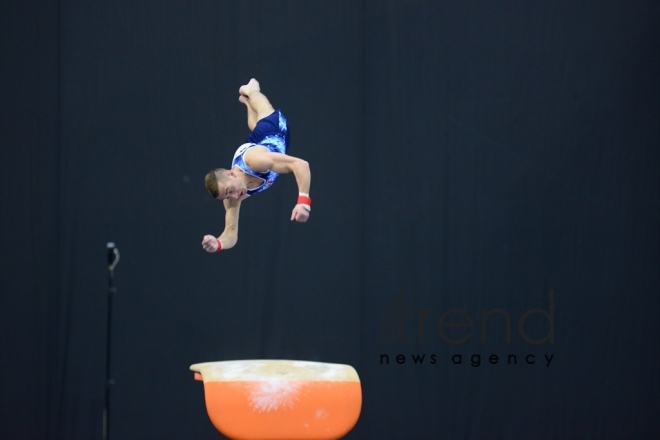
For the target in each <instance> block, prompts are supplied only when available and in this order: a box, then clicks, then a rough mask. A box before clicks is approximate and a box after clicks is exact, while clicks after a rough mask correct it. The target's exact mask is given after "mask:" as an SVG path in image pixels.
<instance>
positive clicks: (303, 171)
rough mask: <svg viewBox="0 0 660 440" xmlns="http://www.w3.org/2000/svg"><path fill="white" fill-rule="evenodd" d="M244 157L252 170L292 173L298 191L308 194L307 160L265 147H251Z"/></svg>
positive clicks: (308, 174) (309, 174)
mask: <svg viewBox="0 0 660 440" xmlns="http://www.w3.org/2000/svg"><path fill="white" fill-rule="evenodd" d="M244 159H245V162H246V163H247V164H248V166H249V167H250V168H252V169H253V170H254V171H261V172H265V171H268V170H273V171H275V172H276V173H279V174H286V173H293V175H294V176H295V177H296V182H297V183H298V191H299V192H301V193H305V194H309V186H310V185H311V183H312V173H311V171H310V169H309V163H307V161H305V160H303V159H300V158H298V157H293V156H289V155H288V154H282V153H272V152H270V151H268V150H266V149H265V148H251V149H250V150H248V152H247V153H245V156H244Z"/></svg>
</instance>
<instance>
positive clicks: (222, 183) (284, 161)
mask: <svg viewBox="0 0 660 440" xmlns="http://www.w3.org/2000/svg"><path fill="white" fill-rule="evenodd" d="M238 93H239V95H240V96H239V98H238V100H239V101H240V102H242V103H243V104H245V106H246V107H247V123H248V127H249V128H250V130H251V132H252V133H251V134H250V135H249V136H248V138H247V140H246V143H245V144H243V145H241V146H240V147H238V150H236V153H234V159H233V161H232V164H231V169H224V168H215V169H213V170H211V171H209V172H208V174H207V175H206V177H205V178H204V184H205V186H206V189H207V190H208V192H209V194H211V196H212V197H213V198H215V199H218V200H222V202H223V203H224V205H225V229H224V231H223V232H222V234H221V235H220V236H219V237H214V236H213V235H205V236H204V239H203V240H202V247H203V248H204V250H205V251H207V252H219V251H221V250H227V249H231V248H232V247H234V246H235V245H236V241H237V240H238V214H239V211H240V209H241V202H242V201H243V200H245V199H246V198H248V197H250V196H251V195H253V194H257V193H259V192H261V191H264V190H266V189H268V188H269V187H270V186H271V185H272V184H273V183H274V182H275V180H277V178H278V176H279V175H280V174H285V173H293V175H294V176H295V178H296V182H297V184H298V202H297V203H296V206H295V207H294V208H293V211H292V212H291V221H294V220H295V221H297V222H300V223H305V222H306V221H307V219H308V218H309V213H310V211H311V209H312V208H311V206H312V199H311V198H310V197H309V186H310V183H311V179H312V176H311V172H310V169H309V164H308V163H307V162H306V161H304V160H302V159H299V158H297V157H293V156H289V155H287V154H286V152H287V149H288V147H289V129H288V127H287V120H286V118H285V117H284V115H283V114H282V112H281V111H280V110H275V109H274V108H273V106H272V105H271V104H270V102H269V101H268V98H266V96H265V95H264V94H263V93H261V88H260V86H259V82H257V80H255V79H254V78H252V79H251V80H250V81H249V82H248V83H247V84H245V85H243V86H241V87H240V88H239V89H238Z"/></svg>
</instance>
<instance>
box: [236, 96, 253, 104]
mask: <svg viewBox="0 0 660 440" xmlns="http://www.w3.org/2000/svg"><path fill="white" fill-rule="evenodd" d="M238 100H239V101H240V102H242V103H243V104H245V105H249V102H250V98H248V97H247V96H245V95H241V96H239V97H238Z"/></svg>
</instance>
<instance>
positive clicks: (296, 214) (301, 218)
mask: <svg viewBox="0 0 660 440" xmlns="http://www.w3.org/2000/svg"><path fill="white" fill-rule="evenodd" d="M308 218H309V211H308V210H307V209H305V207H304V206H303V205H300V204H299V205H296V206H295V207H294V208H293V212H291V221H294V220H295V221H297V222H299V223H305V222H306V221H307V219H308Z"/></svg>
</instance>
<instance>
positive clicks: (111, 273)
mask: <svg viewBox="0 0 660 440" xmlns="http://www.w3.org/2000/svg"><path fill="white" fill-rule="evenodd" d="M106 247H107V249H108V320H107V330H106V346H105V403H104V406H103V440H108V438H109V433H110V388H112V386H113V385H114V383H115V381H114V380H113V379H112V376H111V375H110V365H111V364H110V360H111V356H110V355H111V347H112V298H113V297H114V295H115V293H117V288H116V287H115V266H117V263H119V249H117V247H116V246H115V244H114V243H113V242H109V243H108V244H107V245H106Z"/></svg>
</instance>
